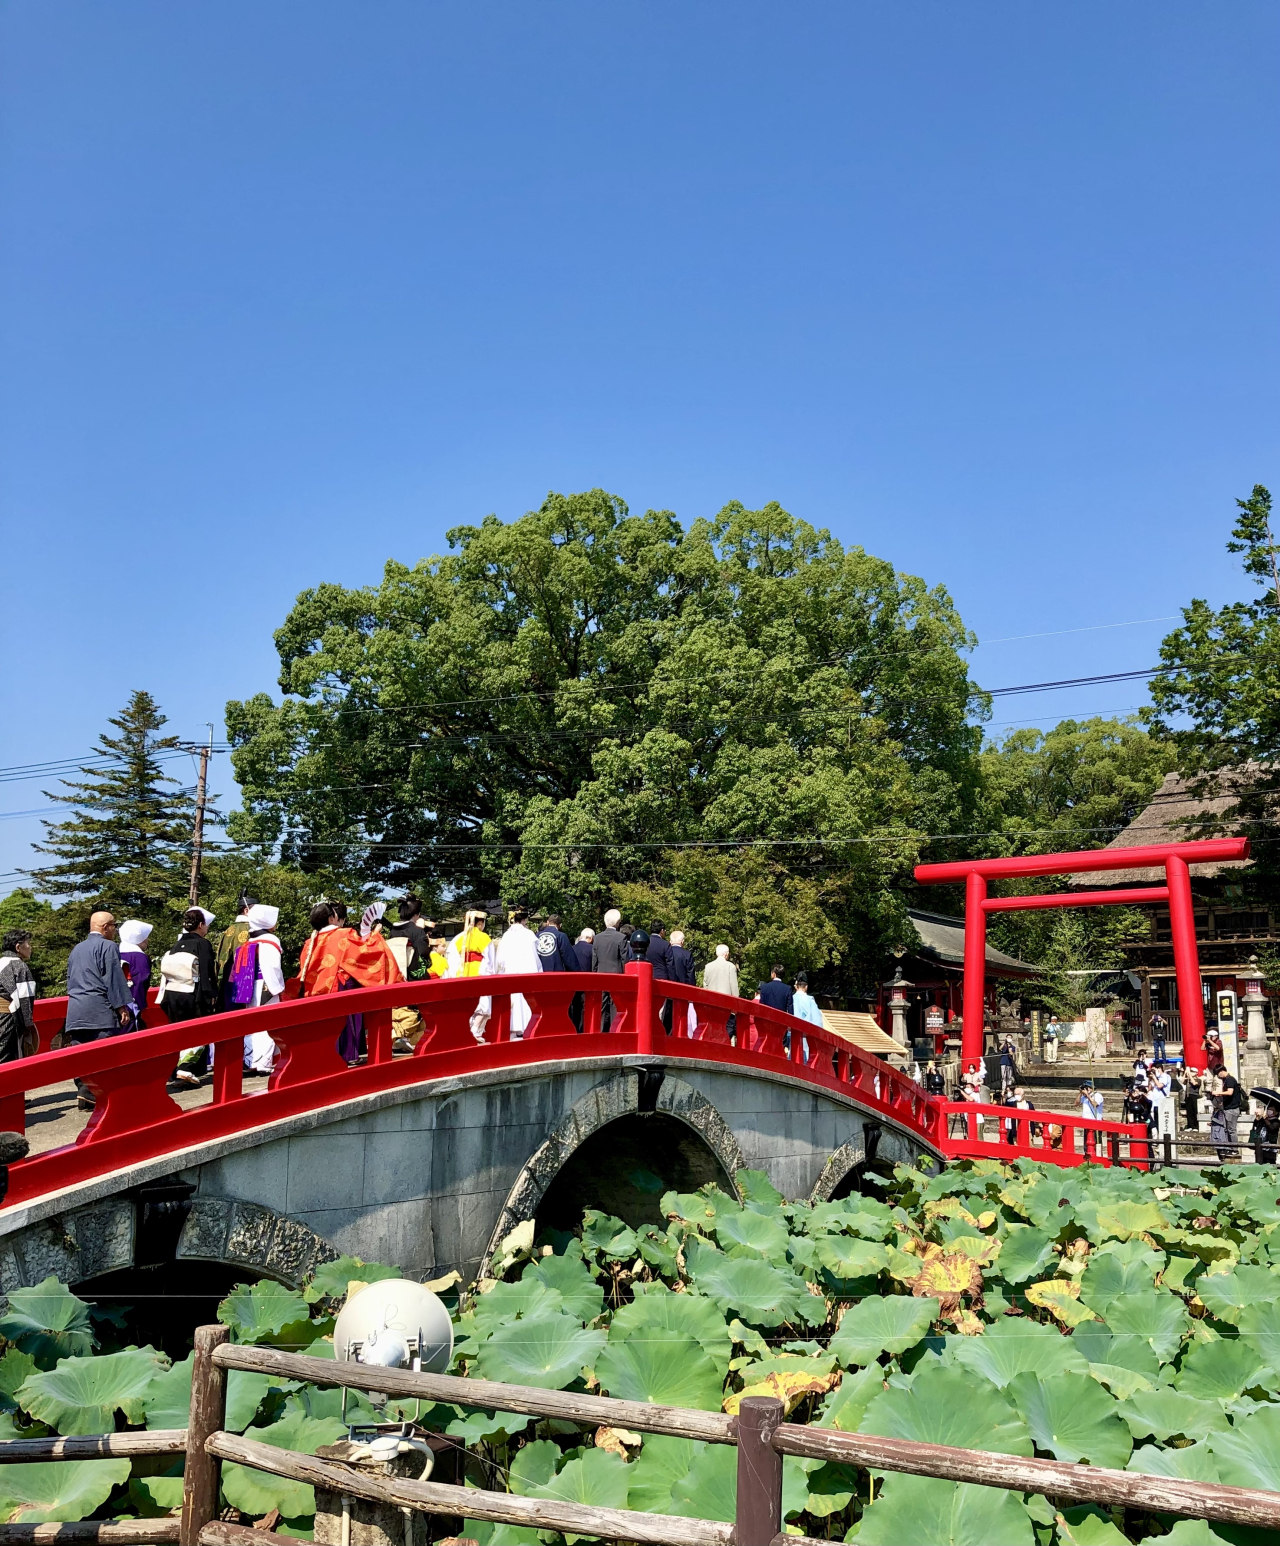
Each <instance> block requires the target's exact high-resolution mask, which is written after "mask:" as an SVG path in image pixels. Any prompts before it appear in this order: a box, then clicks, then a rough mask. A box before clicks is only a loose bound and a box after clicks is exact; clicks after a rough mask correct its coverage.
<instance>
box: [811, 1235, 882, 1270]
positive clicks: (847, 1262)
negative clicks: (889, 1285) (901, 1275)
mask: <svg viewBox="0 0 1280 1546" xmlns="http://www.w3.org/2000/svg"><path fill="white" fill-rule="evenodd" d="M812 1244H813V1249H814V1255H815V1256H816V1258H817V1261H818V1264H819V1265H820V1266H822V1267H825V1268H826V1270H827V1271H828V1272H829V1273H831V1275H832V1276H833V1277H837V1278H865V1277H874V1276H875V1274H876V1273H878V1272H882V1271H883V1270H884V1269H885V1267H887V1266H888V1265H889V1253H888V1251H886V1250H885V1248H884V1246H882V1245H877V1244H874V1243H873V1242H872V1241H870V1240H853V1239H850V1238H849V1236H848V1235H823V1236H819V1238H818V1239H817V1240H815V1241H813V1242H812Z"/></svg>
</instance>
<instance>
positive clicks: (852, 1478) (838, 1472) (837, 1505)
mask: <svg viewBox="0 0 1280 1546" xmlns="http://www.w3.org/2000/svg"><path fill="white" fill-rule="evenodd" d="M857 1490H858V1473H857V1472H856V1471H855V1470H854V1469H853V1468H852V1467H851V1466H844V1465H823V1464H821V1463H820V1462H819V1463H816V1464H815V1462H814V1461H812V1460H805V1461H801V1460H797V1459H796V1457H795V1456H794V1455H786V1456H784V1458H783V1461H782V1517H783V1518H784V1519H792V1518H794V1517H795V1516H796V1515H797V1514H800V1513H806V1514H812V1515H813V1516H814V1518H815V1519H828V1518H830V1516H831V1515H832V1514H838V1513H840V1512H841V1511H842V1510H843V1509H846V1508H848V1506H849V1504H850V1503H851V1502H852V1500H853V1498H854V1496H855V1494H856V1493H857Z"/></svg>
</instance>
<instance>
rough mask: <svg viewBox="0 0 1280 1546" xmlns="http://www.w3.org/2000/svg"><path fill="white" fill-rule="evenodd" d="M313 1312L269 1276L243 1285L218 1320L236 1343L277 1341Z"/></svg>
mask: <svg viewBox="0 0 1280 1546" xmlns="http://www.w3.org/2000/svg"><path fill="white" fill-rule="evenodd" d="M310 1314H311V1307H310V1305H308V1303H307V1301H306V1300H305V1299H304V1298H303V1297H302V1295H301V1294H299V1293H298V1292H297V1291H296V1290H294V1289H292V1288H286V1287H285V1286H284V1284H283V1283H272V1282H270V1281H269V1280H268V1279H266V1278H264V1279H263V1280H262V1281H261V1282H260V1283H254V1284H253V1285H252V1286H249V1285H248V1284H241V1285H240V1287H239V1288H236V1289H234V1290H233V1291H232V1292H231V1293H230V1294H228V1295H227V1297H226V1298H225V1299H224V1300H223V1301H222V1303H221V1304H220V1305H219V1306H218V1319H219V1320H220V1321H221V1322H222V1324H223V1325H224V1326H230V1327H231V1333H232V1335H233V1336H234V1338H235V1340H236V1341H237V1342H274V1341H277V1340H278V1339H280V1338H282V1337H285V1334H286V1332H287V1331H288V1330H289V1328H291V1327H294V1326H307V1325H309V1317H310ZM287 1340H296V1339H293V1338H289V1339H287ZM306 1340H307V1341H310V1340H311V1338H310V1337H308V1338H306ZM281 1512H283V1510H282V1511H281Z"/></svg>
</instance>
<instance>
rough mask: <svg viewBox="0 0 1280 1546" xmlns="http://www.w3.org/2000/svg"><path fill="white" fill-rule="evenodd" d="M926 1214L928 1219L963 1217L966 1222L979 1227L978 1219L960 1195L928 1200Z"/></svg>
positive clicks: (925, 1207) (925, 1206) (925, 1208)
mask: <svg viewBox="0 0 1280 1546" xmlns="http://www.w3.org/2000/svg"><path fill="white" fill-rule="evenodd" d="M924 1216H925V1218H927V1219H941V1218H948V1219H963V1220H964V1221H965V1223H966V1224H972V1225H973V1227H974V1228H975V1229H977V1228H978V1221H977V1219H976V1218H975V1217H974V1215H973V1214H972V1213H970V1212H969V1210H968V1208H966V1207H965V1205H964V1204H963V1203H962V1202H961V1201H960V1199H959V1198H958V1197H954V1196H953V1197H939V1198H938V1199H937V1200H936V1201H933V1202H927V1203H925V1205H924Z"/></svg>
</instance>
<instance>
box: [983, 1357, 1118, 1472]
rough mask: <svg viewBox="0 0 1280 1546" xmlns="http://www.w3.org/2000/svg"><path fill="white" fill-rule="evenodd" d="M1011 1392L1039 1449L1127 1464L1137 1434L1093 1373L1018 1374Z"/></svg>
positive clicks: (1067, 1457) (1102, 1463)
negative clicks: (1132, 1432) (1134, 1433)
mask: <svg viewBox="0 0 1280 1546" xmlns="http://www.w3.org/2000/svg"><path fill="white" fill-rule="evenodd" d="M1009 1394H1010V1395H1011V1396H1012V1397H1013V1402H1014V1405H1015V1406H1016V1407H1017V1408H1018V1411H1019V1412H1020V1413H1021V1414H1022V1418H1023V1421H1024V1422H1025V1423H1026V1425H1027V1427H1028V1428H1029V1429H1030V1431H1031V1437H1032V1438H1033V1439H1034V1440H1035V1442H1036V1447H1037V1449H1043V1450H1047V1451H1048V1452H1049V1454H1051V1455H1052V1456H1053V1457H1054V1459H1055V1460H1070V1461H1081V1460H1087V1461H1088V1462H1089V1464H1090V1465H1100V1466H1113V1467H1114V1466H1123V1465H1124V1463H1125V1462H1126V1461H1127V1460H1128V1458H1129V1452H1130V1451H1131V1450H1132V1449H1133V1437H1132V1435H1131V1434H1130V1432H1129V1430H1128V1428H1127V1427H1126V1426H1125V1425H1124V1423H1123V1422H1122V1421H1121V1420H1120V1418H1119V1417H1118V1416H1117V1415H1116V1403H1115V1402H1114V1401H1113V1400H1112V1399H1111V1397H1110V1396H1109V1395H1108V1394H1107V1393H1106V1391H1105V1390H1103V1389H1102V1387H1101V1386H1100V1385H1099V1384H1098V1383H1097V1381H1096V1380H1092V1379H1090V1378H1089V1376H1088V1375H1087V1374H1071V1373H1068V1374H1052V1375H1049V1376H1048V1378H1046V1379H1041V1378H1040V1377H1039V1375H1036V1374H1029V1373H1024V1374H1018V1375H1015V1376H1014V1378H1013V1379H1012V1380H1011V1381H1010V1382H1009Z"/></svg>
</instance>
